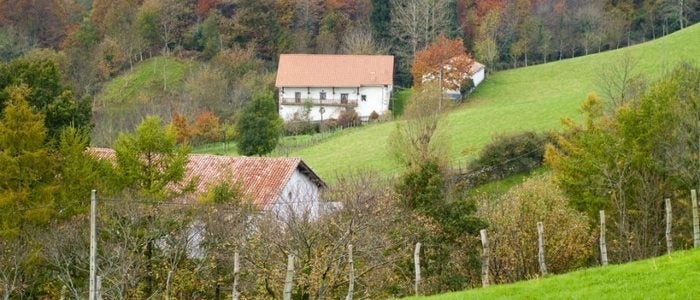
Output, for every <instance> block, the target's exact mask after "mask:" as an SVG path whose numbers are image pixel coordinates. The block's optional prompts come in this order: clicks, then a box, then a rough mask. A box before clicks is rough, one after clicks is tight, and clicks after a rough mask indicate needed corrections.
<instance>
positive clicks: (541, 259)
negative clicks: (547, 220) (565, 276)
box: [537, 222, 547, 276]
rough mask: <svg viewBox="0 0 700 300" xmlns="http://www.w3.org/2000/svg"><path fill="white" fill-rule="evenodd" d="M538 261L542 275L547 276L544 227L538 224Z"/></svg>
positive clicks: (540, 223)
mask: <svg viewBox="0 0 700 300" xmlns="http://www.w3.org/2000/svg"><path fill="white" fill-rule="evenodd" d="M537 249H538V251H537V260H538V261H539V263H540V273H542V276H544V275H547V265H546V264H545V262H544V225H542V222H537Z"/></svg>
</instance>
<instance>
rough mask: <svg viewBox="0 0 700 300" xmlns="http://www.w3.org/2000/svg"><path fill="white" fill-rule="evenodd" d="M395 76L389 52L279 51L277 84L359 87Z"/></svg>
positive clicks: (384, 82) (387, 81)
mask: <svg viewBox="0 0 700 300" xmlns="http://www.w3.org/2000/svg"><path fill="white" fill-rule="evenodd" d="M393 80H394V57H393V56H391V55H328V54H282V55H280V61H279V65H278V67H277V79H276V82H275V86H276V87H360V86H372V85H389V84H392V83H393Z"/></svg>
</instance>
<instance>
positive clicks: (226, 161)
mask: <svg viewBox="0 0 700 300" xmlns="http://www.w3.org/2000/svg"><path fill="white" fill-rule="evenodd" d="M88 151H89V152H90V153H91V154H93V155H94V156H96V157H97V158H98V159H108V160H113V159H114V157H115V152H114V150H112V149H105V148H90V149H89V150H88ZM295 170H299V171H300V172H301V173H302V174H304V175H306V176H307V177H308V178H309V179H310V180H311V182H313V184H315V185H316V186H317V187H325V186H326V184H325V183H324V182H323V180H321V178H319V177H318V176H317V175H316V174H315V173H314V172H313V170H311V168H309V167H308V166H307V165H306V164H305V163H304V161H302V160H301V159H300V158H294V157H289V158H286V157H245V156H243V157H234V156H219V155H209V154H190V155H189V161H188V162H187V171H186V173H185V181H186V182H187V181H189V180H191V179H194V178H197V181H196V183H197V185H196V186H195V189H196V192H197V193H202V192H205V191H207V190H208V189H209V188H211V187H213V186H214V185H216V184H218V183H221V182H222V181H228V182H229V183H232V184H240V186H241V188H242V189H243V192H244V194H245V196H246V197H248V198H249V199H250V200H252V201H253V203H254V204H255V206H256V207H257V208H258V209H261V210H266V209H268V208H270V207H271V205H272V204H274V202H275V200H277V199H278V197H279V196H280V195H281V193H282V190H283V189H284V187H285V186H286V185H287V183H288V182H289V180H290V179H291V177H292V175H293V174H294V171H295ZM186 200H187V201H191V199H186Z"/></svg>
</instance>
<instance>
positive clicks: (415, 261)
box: [413, 242, 421, 296]
mask: <svg viewBox="0 0 700 300" xmlns="http://www.w3.org/2000/svg"><path fill="white" fill-rule="evenodd" d="M420 246H421V243H420V242H418V243H416V249H415V250H414V251H413V264H414V265H413V267H414V269H415V270H416V282H415V284H414V286H413V289H414V290H415V293H416V296H418V290H419V288H420Z"/></svg>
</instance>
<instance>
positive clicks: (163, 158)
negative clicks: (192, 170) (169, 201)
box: [113, 116, 192, 201]
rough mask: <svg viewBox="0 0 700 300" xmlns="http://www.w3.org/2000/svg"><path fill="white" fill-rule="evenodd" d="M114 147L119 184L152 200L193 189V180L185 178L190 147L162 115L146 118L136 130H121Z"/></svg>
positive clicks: (162, 198)
mask: <svg viewBox="0 0 700 300" xmlns="http://www.w3.org/2000/svg"><path fill="white" fill-rule="evenodd" d="M113 148H114V151H115V154H116V167H115V170H114V171H115V175H116V181H117V182H116V183H117V184H118V185H119V186H120V187H122V188H125V189H127V190H130V191H133V192H136V193H137V194H139V195H140V196H142V197H145V198H146V199H149V200H153V201H160V200H164V199H166V198H168V197H170V196H172V195H173V194H174V193H175V194H177V193H185V192H188V191H189V190H190V189H191V186H192V182H185V181H184V176H185V166H186V164H187V160H188V158H187V154H188V152H189V149H188V148H187V147H186V146H178V145H177V137H176V134H175V131H174V130H173V129H172V128H171V127H167V126H164V125H162V124H161V120H160V118H158V117H156V116H149V117H147V118H145V119H144V120H143V122H141V124H139V126H137V127H136V131H135V132H134V133H122V134H120V135H119V137H118V138H117V140H116V141H115V142H114V146H113ZM174 188H177V189H176V190H174Z"/></svg>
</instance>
